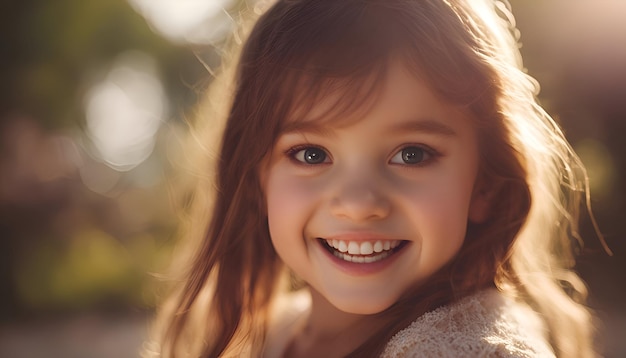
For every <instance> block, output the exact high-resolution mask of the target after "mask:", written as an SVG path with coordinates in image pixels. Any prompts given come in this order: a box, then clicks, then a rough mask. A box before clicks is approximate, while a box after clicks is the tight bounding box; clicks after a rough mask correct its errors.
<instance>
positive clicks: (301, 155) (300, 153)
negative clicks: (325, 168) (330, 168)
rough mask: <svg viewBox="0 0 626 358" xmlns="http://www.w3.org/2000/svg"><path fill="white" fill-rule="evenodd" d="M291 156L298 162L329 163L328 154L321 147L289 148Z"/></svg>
mask: <svg viewBox="0 0 626 358" xmlns="http://www.w3.org/2000/svg"><path fill="white" fill-rule="evenodd" d="M288 154H289V156H290V157H291V158H293V159H294V160H297V161H298V162H301V163H305V164H313V165H314V164H322V163H328V162H329V159H328V154H326V151H325V150H324V149H322V148H319V147H296V148H292V149H291V150H289V153H288Z"/></svg>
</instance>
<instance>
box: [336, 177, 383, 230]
mask: <svg viewBox="0 0 626 358" xmlns="http://www.w3.org/2000/svg"><path fill="white" fill-rule="evenodd" d="M336 185H337V186H336V191H335V193H334V196H333V197H332V199H331V203H330V205H331V213H332V214H333V215H334V216H336V217H339V218H344V219H349V220H352V221H369V220H380V219H384V218H385V217H387V216H388V215H389V212H390V211H391V203H390V201H389V198H388V197H387V195H386V194H385V185H384V183H381V182H380V180H376V179H375V178H374V177H373V176H369V175H365V174H364V173H363V174H361V175H356V176H353V177H351V178H346V179H344V180H339V181H338V182H336Z"/></svg>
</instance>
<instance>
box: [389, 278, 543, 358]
mask: <svg viewBox="0 0 626 358" xmlns="http://www.w3.org/2000/svg"><path fill="white" fill-rule="evenodd" d="M543 332H544V329H543V324H542V323H541V320H540V319H539V317H538V316H537V314H536V313H535V312H534V311H532V310H531V309H530V308H528V307H527V306H525V305H523V304H520V303H517V302H515V301H514V300H512V299H510V298H508V297H506V296H504V295H503V294H501V293H499V292H498V291H497V290H495V289H491V290H485V291H482V292H479V293H477V294H474V295H471V296H468V297H466V298H463V299H461V300H460V301H458V302H455V303H453V304H451V305H448V306H444V307H440V308H438V309H436V310H434V311H431V312H428V313H425V314H424V315H422V316H420V317H419V318H418V319H417V320H415V321H414V322H413V323H412V324H411V325H409V326H408V327H407V328H405V329H403V330H402V331H400V332H398V333H397V334H396V335H395V336H394V337H393V338H392V339H391V340H390V341H389V342H388V343H387V346H386V347H385V351H384V352H383V355H382V357H385V358H391V357H425V356H426V357H458V356H474V357H485V356H488V357H554V353H553V352H552V349H551V348H550V346H549V345H548V344H547V342H546V340H545V338H544V336H543Z"/></svg>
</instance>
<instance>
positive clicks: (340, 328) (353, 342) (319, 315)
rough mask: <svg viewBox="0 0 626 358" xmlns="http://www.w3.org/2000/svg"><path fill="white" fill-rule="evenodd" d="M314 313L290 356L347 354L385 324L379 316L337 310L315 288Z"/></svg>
mask: <svg viewBox="0 0 626 358" xmlns="http://www.w3.org/2000/svg"><path fill="white" fill-rule="evenodd" d="M309 289H310V291H311V312H310V315H309V317H308V319H307V322H306V324H305V325H304V327H303V328H302V330H301V331H300V332H297V333H296V334H295V336H294V338H293V340H292V342H291V344H290V346H289V348H288V353H289V354H288V356H297V357H307V356H312V357H313V356H325V357H344V356H345V355H347V354H349V353H350V352H352V351H353V350H355V349H356V348H357V347H359V346H360V345H361V344H363V343H364V342H365V341H367V340H368V339H369V338H370V337H371V336H372V334H376V332H377V330H378V329H379V328H381V327H382V325H383V324H384V323H385V320H383V319H382V318H381V317H380V315H360V314H353V313H347V312H344V311H341V310H339V309H337V308H336V307H335V306H333V305H332V304H331V303H330V302H328V301H327V300H326V299H325V298H324V297H323V296H322V295H321V294H320V293H319V292H317V291H315V290H314V289H312V288H309Z"/></svg>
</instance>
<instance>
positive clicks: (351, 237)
mask: <svg viewBox="0 0 626 358" xmlns="http://www.w3.org/2000/svg"><path fill="white" fill-rule="evenodd" d="M318 238H320V239H327V240H344V241H376V240H381V241H383V240H384V241H391V240H400V239H397V238H394V237H392V236H390V235H385V234H381V233H376V232H369V231H368V232H363V231H351V232H342V233H337V234H333V235H327V236H318Z"/></svg>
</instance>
